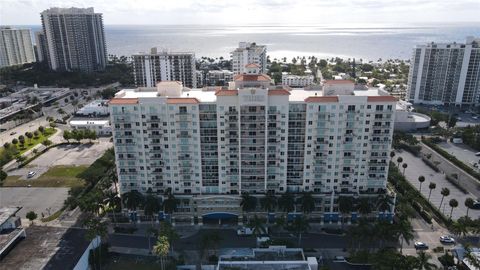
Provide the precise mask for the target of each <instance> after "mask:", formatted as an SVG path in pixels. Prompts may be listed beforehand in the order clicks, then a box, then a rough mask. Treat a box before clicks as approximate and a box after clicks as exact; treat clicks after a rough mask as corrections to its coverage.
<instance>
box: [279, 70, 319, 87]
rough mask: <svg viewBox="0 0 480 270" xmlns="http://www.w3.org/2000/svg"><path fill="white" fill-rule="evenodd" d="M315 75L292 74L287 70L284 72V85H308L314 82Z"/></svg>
mask: <svg viewBox="0 0 480 270" xmlns="http://www.w3.org/2000/svg"><path fill="white" fill-rule="evenodd" d="M313 79H314V78H313V75H303V76H300V75H292V74H289V73H286V72H283V73H282V85H288V86H290V87H306V86H310V85H312V84H313Z"/></svg>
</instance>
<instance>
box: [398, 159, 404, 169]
mask: <svg viewBox="0 0 480 270" xmlns="http://www.w3.org/2000/svg"><path fill="white" fill-rule="evenodd" d="M402 162H403V158H402V157H398V158H397V164H398V168H400V163H402Z"/></svg>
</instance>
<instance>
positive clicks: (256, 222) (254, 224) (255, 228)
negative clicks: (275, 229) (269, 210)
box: [248, 215, 267, 236]
mask: <svg viewBox="0 0 480 270" xmlns="http://www.w3.org/2000/svg"><path fill="white" fill-rule="evenodd" d="M248 227H250V228H251V229H252V232H253V234H254V235H255V236H258V235H261V234H264V233H266V232H267V230H266V229H265V221H264V220H263V219H261V218H259V217H258V216H257V215H254V216H253V218H252V219H250V222H249V223H248Z"/></svg>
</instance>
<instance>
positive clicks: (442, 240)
mask: <svg viewBox="0 0 480 270" xmlns="http://www.w3.org/2000/svg"><path fill="white" fill-rule="evenodd" d="M440 243H443V244H453V243H455V239H453V237H451V236H449V235H442V236H440Z"/></svg>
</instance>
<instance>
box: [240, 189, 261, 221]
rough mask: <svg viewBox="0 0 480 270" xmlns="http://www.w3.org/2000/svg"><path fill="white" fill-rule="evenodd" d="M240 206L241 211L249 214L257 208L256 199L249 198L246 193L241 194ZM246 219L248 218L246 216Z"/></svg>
mask: <svg viewBox="0 0 480 270" xmlns="http://www.w3.org/2000/svg"><path fill="white" fill-rule="evenodd" d="M240 206H241V207H242V211H243V212H244V213H245V212H247V213H248V212H251V211H253V210H255V208H257V198H255V197H253V196H251V195H250V194H248V193H246V192H245V193H243V194H242V201H241V202H240ZM247 219H248V216H247Z"/></svg>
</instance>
